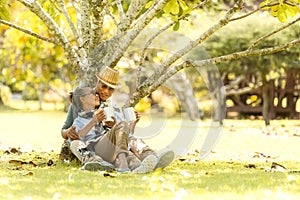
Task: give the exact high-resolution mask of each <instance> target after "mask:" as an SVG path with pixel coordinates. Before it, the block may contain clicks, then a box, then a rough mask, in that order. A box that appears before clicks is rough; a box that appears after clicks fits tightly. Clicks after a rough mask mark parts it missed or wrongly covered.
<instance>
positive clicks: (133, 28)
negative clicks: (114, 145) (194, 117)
mask: <svg viewBox="0 0 300 200" xmlns="http://www.w3.org/2000/svg"><path fill="white" fill-rule="evenodd" d="M214 2H216V1H214ZM222 2H223V1H222ZM228 2H229V1H227V4H226V5H225V4H224V8H222V9H224V11H222V16H221V17H220V19H218V20H216V21H214V22H212V25H211V26H210V27H208V28H207V29H205V30H201V31H199V33H198V34H197V35H196V36H195V37H193V39H192V40H191V41H190V42H189V43H188V44H186V45H184V46H182V47H181V48H179V49H178V50H177V51H176V52H173V53H172V54H169V55H167V56H166V58H164V59H162V60H161V62H160V63H158V64H157V65H158V67H157V68H156V69H155V71H154V72H153V73H152V74H151V75H149V76H147V78H146V79H145V80H144V81H143V82H141V81H140V80H141V75H142V73H140V72H141V68H142V66H144V63H145V60H146V58H147V56H148V48H149V47H150V44H151V43H152V41H153V40H155V39H156V38H157V36H159V35H161V34H164V32H165V30H167V29H169V28H173V30H175V31H176V30H180V28H182V27H184V28H186V27H185V26H183V24H184V23H189V21H188V20H189V19H191V18H193V17H194V16H195V15H197V14H199V12H198V11H199V10H200V11H203V10H204V11H205V13H206V12H208V11H207V9H211V8H212V7H213V6H214V5H213V4H212V3H211V2H210V1H209V0H203V1H189V2H186V1H183V0H132V1H121V0H115V1H111V0H104V1H88V0H80V1H62V0H57V1H55V2H52V1H37V0H30V1H28V0H18V2H16V1H10V2H9V3H8V4H7V3H5V2H4V1H3V0H1V4H0V9H1V19H2V20H0V23H2V24H5V25H6V26H9V27H12V28H16V29H18V30H20V31H22V32H25V33H26V34H30V35H31V36H34V37H36V38H39V39H41V40H44V41H47V42H49V43H52V44H54V45H57V46H60V47H62V49H63V51H64V53H65V56H66V57H67V58H68V61H69V64H70V66H69V67H70V68H73V69H75V72H76V76H77V80H78V81H79V80H83V79H84V80H91V81H92V80H93V78H94V74H95V72H96V71H99V70H100V68H101V67H102V66H104V65H107V66H110V67H119V66H118V65H119V64H120V61H121V59H122V58H124V57H125V55H126V53H127V51H128V49H129V47H130V46H131V45H132V44H133V42H134V41H135V39H136V38H137V37H138V36H139V35H141V33H143V30H145V29H146V28H149V27H151V26H154V25H155V22H156V20H157V17H158V18H160V19H163V20H165V23H163V24H162V25H160V26H156V29H157V31H156V32H153V33H152V34H151V35H149V37H148V38H147V39H146V40H145V43H144V47H143V49H142V50H141V51H140V54H138V59H137V60H138V62H137V63H138V64H139V65H137V68H138V69H137V80H138V81H136V83H137V85H136V87H135V88H136V89H135V92H134V93H133V94H132V96H131V98H130V100H129V101H128V105H135V104H137V103H138V102H139V101H140V100H141V99H142V98H143V97H145V96H147V95H149V94H151V93H152V92H153V91H155V90H156V89H157V88H158V87H160V86H161V85H162V84H163V83H164V82H165V81H166V80H168V79H169V78H170V77H172V76H174V75H175V74H176V73H177V72H178V71H180V70H181V69H184V68H188V67H205V66H208V65H211V64H218V63H222V62H225V61H229V60H236V59H240V58H242V57H248V56H258V55H266V54H271V53H275V52H278V51H283V50H286V49H288V48H291V47H294V46H297V45H299V43H300V39H299V38H297V39H295V38H290V41H288V42H286V43H282V44H276V45H272V46H271V47H268V48H264V47H262V48H260V47H258V46H257V45H254V46H253V47H251V48H248V49H241V48H237V49H236V50H235V52H232V53H231V54H228V55H221V56H217V57H213V58H205V59H202V60H188V59H182V58H183V56H184V55H186V54H187V53H188V52H190V51H191V50H192V49H193V48H195V47H196V46H198V45H200V44H202V43H204V42H205V41H207V40H208V39H209V38H211V37H212V36H213V35H215V34H216V33H217V32H218V31H220V30H221V29H222V28H223V27H225V26H227V25H228V24H230V23H231V22H233V21H235V20H242V19H243V18H245V17H248V16H250V15H251V14H253V13H255V12H257V11H260V10H263V9H264V10H271V14H272V15H273V16H276V17H278V19H279V20H280V21H282V22H284V21H286V20H287V19H288V18H289V17H294V16H295V15H296V14H297V13H299V8H298V7H297V6H299V0H286V1H284V0H266V1H262V3H261V4H260V5H258V6H256V5H253V6H254V7H255V6H256V9H252V10H251V11H248V10H243V9H242V8H243V5H244V1H242V0H238V1H237V2H236V3H233V4H228ZM20 3H21V4H22V5H23V6H25V7H26V8H27V9H29V10H30V11H31V12H32V13H33V15H34V16H37V17H38V18H39V20H40V21H39V24H41V25H42V26H45V27H46V29H47V33H42V34H41V33H40V32H39V31H38V30H37V31H33V30H30V29H29V28H26V27H25V26H20V25H18V20H17V18H11V20H10V22H9V18H8V16H9V14H8V12H7V10H9V11H12V10H13V9H12V8H14V7H19V6H21V5H20ZM225 3H226V1H225ZM8 5H10V6H11V7H9V6H8ZM228 5H229V6H230V7H229V8H228ZM206 8H207V9H206ZM11 9H12V10H11ZM245 12H248V13H245ZM205 13H203V12H202V16H205ZM185 20H187V22H186V21H185ZM107 26H109V27H107ZM288 27H289V26H286V27H284V28H288ZM105 29H109V31H108V32H105ZM185 31H186V32H188V30H185ZM259 38H260V36H258V41H259V42H260V43H262V42H263V41H264V40H265V38H266V37H262V38H260V39H259ZM249 46H251V44H249ZM182 78H184V77H182ZM189 96H190V97H192V94H190V95H189Z"/></svg>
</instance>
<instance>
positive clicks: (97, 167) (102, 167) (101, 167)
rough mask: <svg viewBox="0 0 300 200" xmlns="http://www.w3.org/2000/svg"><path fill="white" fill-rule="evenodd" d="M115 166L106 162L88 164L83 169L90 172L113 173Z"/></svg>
mask: <svg viewBox="0 0 300 200" xmlns="http://www.w3.org/2000/svg"><path fill="white" fill-rule="evenodd" d="M114 168H115V166H113V165H112V164H110V163H109V162H106V161H101V162H86V163H85V164H84V165H83V167H82V169H84V170H88V171H112V170H114Z"/></svg>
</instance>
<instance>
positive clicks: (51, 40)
mask: <svg viewBox="0 0 300 200" xmlns="http://www.w3.org/2000/svg"><path fill="white" fill-rule="evenodd" d="M0 23H1V24H5V25H7V26H9V27H11V28H14V29H17V30H19V31H22V32H24V33H26V34H28V35H31V36H33V37H35V38H37V39H40V40H43V41H46V42H50V43H53V44H56V45H59V42H58V41H57V40H55V38H54V39H52V38H47V37H44V36H41V35H39V34H37V33H34V32H32V31H30V30H27V29H25V28H23V27H21V26H18V25H15V24H12V23H10V22H7V21H5V20H0Z"/></svg>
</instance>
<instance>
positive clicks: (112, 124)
mask: <svg viewBox="0 0 300 200" xmlns="http://www.w3.org/2000/svg"><path fill="white" fill-rule="evenodd" d="M111 118H112V119H113V120H114V121H106V122H104V124H105V126H107V127H108V128H112V127H113V126H114V125H115V124H116V123H117V120H116V118H115V117H113V116H112V117H111Z"/></svg>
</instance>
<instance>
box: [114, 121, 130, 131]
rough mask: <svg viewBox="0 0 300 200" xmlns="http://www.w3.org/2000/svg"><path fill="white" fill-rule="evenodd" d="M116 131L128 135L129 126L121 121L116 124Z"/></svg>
mask: <svg viewBox="0 0 300 200" xmlns="http://www.w3.org/2000/svg"><path fill="white" fill-rule="evenodd" d="M117 130H119V131H121V132H125V133H129V126H128V124H127V123H126V122H125V121H122V122H119V123H118V124H117Z"/></svg>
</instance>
